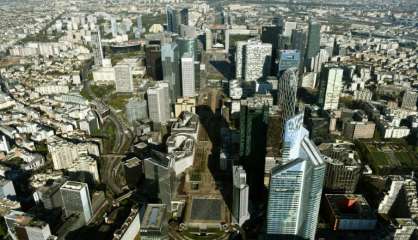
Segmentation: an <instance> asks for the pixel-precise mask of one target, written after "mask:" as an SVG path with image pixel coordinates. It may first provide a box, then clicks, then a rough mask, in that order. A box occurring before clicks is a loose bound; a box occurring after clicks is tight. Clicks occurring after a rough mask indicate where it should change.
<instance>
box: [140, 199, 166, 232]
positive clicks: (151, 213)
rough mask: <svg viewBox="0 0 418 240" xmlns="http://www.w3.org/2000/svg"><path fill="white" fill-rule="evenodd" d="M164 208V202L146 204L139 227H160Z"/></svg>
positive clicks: (155, 228)
mask: <svg viewBox="0 0 418 240" xmlns="http://www.w3.org/2000/svg"><path fill="white" fill-rule="evenodd" d="M166 209H167V207H166V205H165V204H148V205H147V208H146V209H145V213H144V215H143V217H142V221H141V228H142V229H154V230H159V229H161V228H162V225H163V223H164V220H165V212H166Z"/></svg>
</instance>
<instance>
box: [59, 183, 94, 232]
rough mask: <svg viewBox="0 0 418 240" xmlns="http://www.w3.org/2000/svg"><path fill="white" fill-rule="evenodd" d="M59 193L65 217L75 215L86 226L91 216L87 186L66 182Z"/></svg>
mask: <svg viewBox="0 0 418 240" xmlns="http://www.w3.org/2000/svg"><path fill="white" fill-rule="evenodd" d="M60 192H61V198H62V203H63V208H64V212H65V215H66V216H70V215H72V214H77V215H78V217H80V218H81V219H83V221H84V224H85V225H87V224H88V223H89V221H90V219H91V217H92V216H93V210H92V207H91V199H90V192H89V187H88V185H87V184H86V183H81V182H73V181H67V182H66V183H65V184H64V185H62V186H61V188H60Z"/></svg>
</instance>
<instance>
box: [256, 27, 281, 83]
mask: <svg viewBox="0 0 418 240" xmlns="http://www.w3.org/2000/svg"><path fill="white" fill-rule="evenodd" d="M280 34H281V28H280V27H279V26H277V25H268V26H263V27H262V28H261V41H262V42H263V43H270V44H271V46H272V53H271V59H272V61H271V70H272V73H271V74H272V75H276V71H277V69H276V68H275V67H276V64H275V63H276V62H275V60H276V58H277V50H278V49H277V47H278V44H279V35H280Z"/></svg>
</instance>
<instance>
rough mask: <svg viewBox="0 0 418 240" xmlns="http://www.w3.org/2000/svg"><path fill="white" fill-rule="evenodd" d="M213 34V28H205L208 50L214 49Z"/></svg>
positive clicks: (206, 47)
mask: <svg viewBox="0 0 418 240" xmlns="http://www.w3.org/2000/svg"><path fill="white" fill-rule="evenodd" d="M212 38H213V36H212V30H210V29H209V28H207V29H206V30H205V49H206V51H209V50H211V49H212V44H213V39H212Z"/></svg>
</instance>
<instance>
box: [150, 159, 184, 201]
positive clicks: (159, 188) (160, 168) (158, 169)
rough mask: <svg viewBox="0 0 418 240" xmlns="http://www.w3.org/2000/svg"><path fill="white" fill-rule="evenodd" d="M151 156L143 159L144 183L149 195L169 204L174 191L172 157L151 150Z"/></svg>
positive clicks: (174, 174) (174, 175)
mask: <svg viewBox="0 0 418 240" xmlns="http://www.w3.org/2000/svg"><path fill="white" fill-rule="evenodd" d="M153 153H154V154H152V156H151V157H149V158H146V159H143V166H144V174H145V181H146V182H145V184H146V186H147V189H148V193H149V194H150V195H151V197H154V198H158V199H159V200H160V201H161V202H162V203H163V204H167V206H171V201H172V200H173V194H174V191H175V187H174V184H175V177H176V173H175V171H174V159H171V158H167V157H166V156H163V154H162V153H157V152H153Z"/></svg>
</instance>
